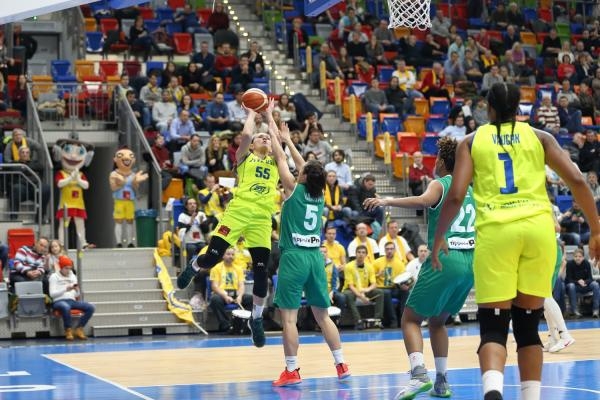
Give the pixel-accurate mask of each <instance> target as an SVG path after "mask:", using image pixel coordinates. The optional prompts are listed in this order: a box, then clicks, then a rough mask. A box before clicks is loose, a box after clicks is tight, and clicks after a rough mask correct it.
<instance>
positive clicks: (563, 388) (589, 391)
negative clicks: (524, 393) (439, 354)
mask: <svg viewBox="0 0 600 400" xmlns="http://www.w3.org/2000/svg"><path fill="white" fill-rule="evenodd" d="M474 386H478V387H480V386H482V385H481V384H477V383H457V384H451V385H450V387H474ZM504 386H506V387H521V385H506V384H505V385H504ZM403 387H406V386H403V385H388V386H368V387H350V388H337V389H318V390H311V391H310V392H311V393H319V392H339V391H349V392H351V391H354V390H371V389H391V388H403ZM544 388H546V389H562V390H575V391H578V392H588V393H594V394H600V390H594V389H586V388H576V387H569V386H544V385H542V389H544Z"/></svg>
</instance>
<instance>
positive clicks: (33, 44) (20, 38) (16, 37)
mask: <svg viewBox="0 0 600 400" xmlns="http://www.w3.org/2000/svg"><path fill="white" fill-rule="evenodd" d="M13 46H23V47H25V57H26V58H27V60H31V58H32V57H33V55H34V54H35V53H36V51H37V48H38V43H37V41H36V40H35V39H34V38H33V37H32V36H31V35H29V34H27V33H23V27H22V26H21V24H13ZM27 60H23V61H24V62H26V61H27ZM22 68H23V71H27V66H26V65H23V66H22Z"/></svg>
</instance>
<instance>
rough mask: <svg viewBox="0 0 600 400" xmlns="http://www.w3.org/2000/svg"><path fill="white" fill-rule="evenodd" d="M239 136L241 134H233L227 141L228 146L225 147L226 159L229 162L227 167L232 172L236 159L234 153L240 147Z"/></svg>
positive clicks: (240, 139) (240, 137)
mask: <svg viewBox="0 0 600 400" xmlns="http://www.w3.org/2000/svg"><path fill="white" fill-rule="evenodd" d="M241 135H242V134H241V132H237V133H235V134H234V135H233V137H232V138H231V140H230V141H229V146H227V159H228V160H229V165H230V167H231V169H232V170H235V167H236V166H237V158H236V153H235V152H236V151H237V149H238V148H239V147H240V142H241V141H242V136H241Z"/></svg>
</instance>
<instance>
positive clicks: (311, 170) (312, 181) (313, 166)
mask: <svg viewBox="0 0 600 400" xmlns="http://www.w3.org/2000/svg"><path fill="white" fill-rule="evenodd" d="M304 174H306V183H305V184H304V185H305V186H306V191H307V192H308V194H309V195H310V197H312V198H314V199H317V198H319V197H322V196H323V191H324V190H325V182H326V177H327V174H326V173H325V168H323V164H321V163H320V162H319V161H316V160H311V161H308V162H307V163H306V164H304Z"/></svg>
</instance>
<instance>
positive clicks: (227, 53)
mask: <svg viewBox="0 0 600 400" xmlns="http://www.w3.org/2000/svg"><path fill="white" fill-rule="evenodd" d="M237 65H238V59H237V57H236V56H235V54H233V53H232V52H231V46H230V45H229V43H223V44H222V45H221V53H219V54H218V55H217V58H216V60H215V71H216V72H217V75H218V76H220V77H221V78H223V79H224V78H225V77H228V76H230V75H231V70H233V68H235V67H237Z"/></svg>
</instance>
